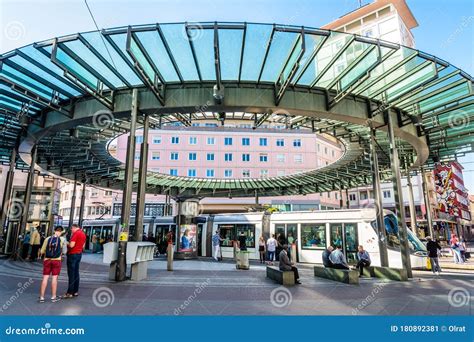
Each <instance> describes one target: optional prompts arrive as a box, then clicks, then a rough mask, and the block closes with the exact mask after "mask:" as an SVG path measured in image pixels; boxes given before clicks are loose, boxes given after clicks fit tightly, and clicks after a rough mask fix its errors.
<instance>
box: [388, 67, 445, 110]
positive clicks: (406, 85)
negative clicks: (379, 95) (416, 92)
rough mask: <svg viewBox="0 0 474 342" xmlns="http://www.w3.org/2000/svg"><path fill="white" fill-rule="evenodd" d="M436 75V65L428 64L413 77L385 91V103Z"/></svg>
mask: <svg viewBox="0 0 474 342" xmlns="http://www.w3.org/2000/svg"><path fill="white" fill-rule="evenodd" d="M435 74H436V65H435V64H434V63H430V64H428V65H427V66H426V67H424V68H422V69H421V70H419V71H417V72H415V73H414V74H413V75H411V76H409V77H407V78H405V79H404V80H402V81H400V82H397V84H396V85H394V86H393V87H390V88H389V89H388V90H387V91H386V95H387V101H392V100H393V99H394V98H396V97H399V96H401V95H402V94H405V93H407V92H408V91H410V90H411V89H413V88H416V87H417V86H418V85H420V84H421V83H423V82H424V81H426V80H428V79H430V78H432V77H433V76H435Z"/></svg>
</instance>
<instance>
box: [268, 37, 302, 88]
mask: <svg viewBox="0 0 474 342" xmlns="http://www.w3.org/2000/svg"><path fill="white" fill-rule="evenodd" d="M299 36H300V34H299V33H295V32H282V31H275V33H274V35H273V39H272V42H271V45H270V51H269V53H268V57H267V60H266V62H265V67H264V69H263V73H262V78H261V81H263V82H275V81H276V80H277V78H278V75H279V74H280V72H281V71H282V69H283V67H284V66H285V62H286V60H287V58H288V57H289V55H290V53H291V51H292V48H293V46H294V45H295V43H296V41H297V39H298V37H299Z"/></svg>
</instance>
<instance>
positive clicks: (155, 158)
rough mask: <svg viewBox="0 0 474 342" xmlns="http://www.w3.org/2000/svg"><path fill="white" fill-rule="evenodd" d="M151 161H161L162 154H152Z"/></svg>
mask: <svg viewBox="0 0 474 342" xmlns="http://www.w3.org/2000/svg"><path fill="white" fill-rule="evenodd" d="M151 160H160V152H151Z"/></svg>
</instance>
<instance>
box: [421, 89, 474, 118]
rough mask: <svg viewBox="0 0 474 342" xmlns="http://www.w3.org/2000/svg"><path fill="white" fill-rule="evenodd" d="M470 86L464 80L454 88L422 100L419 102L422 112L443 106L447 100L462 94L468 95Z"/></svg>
mask: <svg viewBox="0 0 474 342" xmlns="http://www.w3.org/2000/svg"><path fill="white" fill-rule="evenodd" d="M469 92H470V88H469V85H468V83H467V82H464V83H462V84H460V85H458V86H456V87H454V88H451V89H449V90H446V91H443V92H442V93H439V94H437V95H433V96H431V97H430V98H428V99H426V100H423V101H420V102H419V103H418V105H419V107H420V110H421V111H422V112H424V111H427V110H431V109H433V108H436V107H440V106H442V105H443V104H444V103H446V102H450V101H453V100H455V99H457V98H459V97H461V96H464V95H468V94H469Z"/></svg>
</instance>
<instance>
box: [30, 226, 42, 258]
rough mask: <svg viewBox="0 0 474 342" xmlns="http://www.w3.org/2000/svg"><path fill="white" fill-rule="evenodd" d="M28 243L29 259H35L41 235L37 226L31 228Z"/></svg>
mask: <svg viewBox="0 0 474 342" xmlns="http://www.w3.org/2000/svg"><path fill="white" fill-rule="evenodd" d="M30 245H31V253H30V261H36V259H37V258H38V252H39V249H40V247H41V235H40V233H39V231H38V226H36V227H34V228H33V231H32V232H31V237H30Z"/></svg>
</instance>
